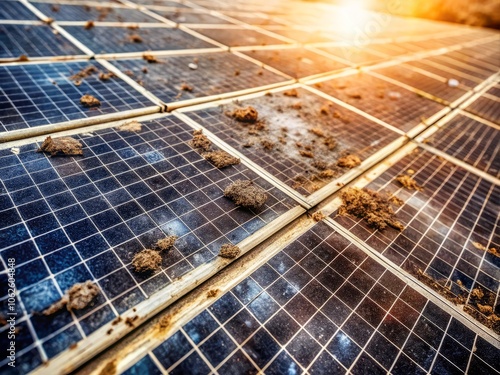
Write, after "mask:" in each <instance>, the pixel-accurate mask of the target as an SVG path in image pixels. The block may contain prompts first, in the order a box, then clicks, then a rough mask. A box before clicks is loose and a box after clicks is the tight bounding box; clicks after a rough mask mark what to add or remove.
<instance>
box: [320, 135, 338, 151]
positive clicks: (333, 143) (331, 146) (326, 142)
mask: <svg viewBox="0 0 500 375" xmlns="http://www.w3.org/2000/svg"><path fill="white" fill-rule="evenodd" d="M323 144H324V145H325V146H326V147H328V150H329V151H333V150H334V149H335V147H337V141H336V140H335V138H333V137H327V138H325V140H324V141H323Z"/></svg>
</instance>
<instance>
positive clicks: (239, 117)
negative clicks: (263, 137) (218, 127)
mask: <svg viewBox="0 0 500 375" xmlns="http://www.w3.org/2000/svg"><path fill="white" fill-rule="evenodd" d="M226 114H227V115H228V116H229V117H232V118H234V119H235V120H236V121H239V122H244V123H248V124H255V123H256V122H257V120H258V118H259V112H257V110H256V109H255V108H254V107H252V106H248V107H245V108H236V109H235V110H234V111H232V112H227V113H226Z"/></svg>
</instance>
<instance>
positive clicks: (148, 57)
mask: <svg viewBox="0 0 500 375" xmlns="http://www.w3.org/2000/svg"><path fill="white" fill-rule="evenodd" d="M142 58H143V59H144V60H146V61H147V62H148V63H149V64H156V63H157V62H158V59H157V58H156V57H155V56H153V55H151V54H150V53H144V54H143V55H142ZM144 69H145V68H143V73H147V70H146V71H144Z"/></svg>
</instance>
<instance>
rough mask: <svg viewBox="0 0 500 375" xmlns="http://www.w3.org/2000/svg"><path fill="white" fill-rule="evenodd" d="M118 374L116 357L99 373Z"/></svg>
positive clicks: (102, 374) (105, 374) (101, 374)
mask: <svg viewBox="0 0 500 375" xmlns="http://www.w3.org/2000/svg"><path fill="white" fill-rule="evenodd" d="M115 374H116V359H115V360H113V361H111V362H108V363H107V364H106V366H104V368H103V369H102V370H101V372H100V373H99V375H115Z"/></svg>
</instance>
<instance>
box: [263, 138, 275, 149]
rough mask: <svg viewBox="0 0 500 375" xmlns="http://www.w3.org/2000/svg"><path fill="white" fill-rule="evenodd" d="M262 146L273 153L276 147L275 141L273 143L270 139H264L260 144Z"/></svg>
mask: <svg viewBox="0 0 500 375" xmlns="http://www.w3.org/2000/svg"><path fill="white" fill-rule="evenodd" d="M260 144H261V145H262V147H263V148H264V150H268V151H271V150H272V149H273V148H274V146H275V143H274V142H273V141H271V140H270V139H263V140H262V141H261V142H260Z"/></svg>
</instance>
